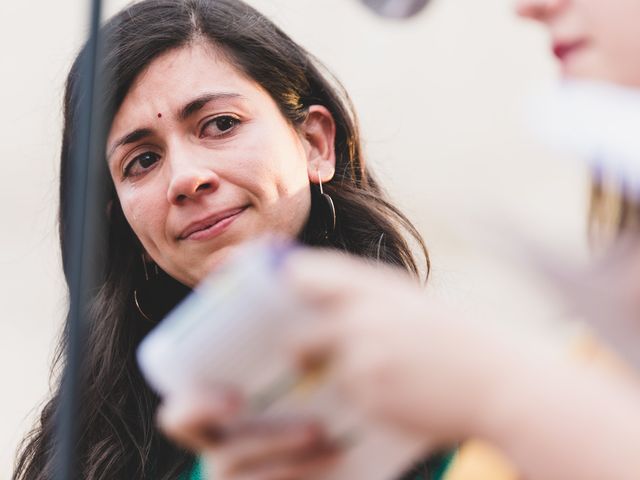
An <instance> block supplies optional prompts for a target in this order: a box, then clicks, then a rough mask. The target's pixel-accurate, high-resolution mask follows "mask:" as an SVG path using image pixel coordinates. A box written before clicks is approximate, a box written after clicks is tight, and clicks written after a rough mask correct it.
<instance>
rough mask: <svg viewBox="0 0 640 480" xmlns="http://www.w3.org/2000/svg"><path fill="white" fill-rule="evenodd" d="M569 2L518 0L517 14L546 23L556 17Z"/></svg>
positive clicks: (561, 0) (558, 0) (565, 0)
mask: <svg viewBox="0 0 640 480" xmlns="http://www.w3.org/2000/svg"><path fill="white" fill-rule="evenodd" d="M567 1H568V0H516V13H517V14H518V15H519V16H521V17H524V18H529V19H532V20H537V21H539V22H544V21H547V20H549V19H550V18H551V17H552V16H553V15H555V14H556V13H557V12H558V11H559V10H560V9H561V8H562V7H563V6H564V5H565V4H566V3H567Z"/></svg>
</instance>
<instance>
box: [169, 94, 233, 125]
mask: <svg viewBox="0 0 640 480" xmlns="http://www.w3.org/2000/svg"><path fill="white" fill-rule="evenodd" d="M229 98H242V95H240V94H239V93H204V94H202V95H200V96H198V97H196V98H194V99H193V100H191V101H190V102H189V103H187V104H186V105H185V106H184V107H182V109H181V110H180V113H179V114H178V118H180V120H186V119H188V118H189V117H190V116H191V115H193V114H194V113H196V112H198V111H199V110H200V109H201V108H202V107H204V106H205V105H206V104H207V103H209V102H212V101H215V100H220V99H229Z"/></svg>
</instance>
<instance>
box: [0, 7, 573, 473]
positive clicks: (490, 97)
mask: <svg viewBox="0 0 640 480" xmlns="http://www.w3.org/2000/svg"><path fill="white" fill-rule="evenodd" d="M510 2H511V0H439V1H436V2H435V4H434V5H433V8H432V9H431V10H430V11H429V12H428V13H427V14H425V15H423V16H421V17H420V18H418V19H415V20H414V21H411V22H408V23H384V22H382V21H380V20H379V19H377V18H374V17H372V16H371V15H368V14H367V12H364V11H363V10H362V9H361V8H360V7H359V6H358V5H357V4H356V3H355V2H353V1H351V0H253V1H252V2H251V3H252V4H254V5H256V6H257V7H258V8H260V9H262V10H263V11H264V12H266V13H268V14H269V15H271V16H272V17H273V18H275V19H276V20H277V21H278V22H279V23H280V24H281V25H282V26H283V27H284V28H285V30H286V31H288V32H289V33H290V34H291V35H292V36H293V37H294V38H296V39H297V40H299V41H300V42H301V43H302V44H304V45H305V46H307V47H308V48H309V49H310V50H311V51H312V52H314V53H316V54H317V56H318V57H319V58H321V59H322V60H324V61H325V62H326V64H327V65H328V66H329V67H330V68H331V69H332V70H333V71H334V72H335V73H337V75H338V76H339V77H340V78H341V79H342V80H343V82H344V83H345V85H346V86H347V88H348V90H349V91H350V92H351V94H352V96H353V99H354V101H355V104H356V106H357V108H358V110H359V113H360V116H361V119H362V124H363V131H364V138H365V140H366V150H367V153H368V155H369V159H370V161H371V162H372V163H374V164H375V165H376V167H377V168H378V171H379V173H380V176H381V177H382V180H383V181H384V182H385V183H386V184H387V185H388V187H389V190H390V191H391V193H392V195H393V197H394V198H395V199H396V200H397V201H398V202H399V203H400V204H401V205H402V206H403V207H405V209H406V210H407V211H408V212H409V214H410V216H411V217H412V218H413V219H414V220H415V221H416V222H417V223H418V225H419V226H420V228H421V230H422V232H423V233H424V235H425V237H426V240H427V242H428V244H429V245H430V247H431V252H432V258H433V262H434V273H433V278H432V284H433V285H434V288H439V289H441V290H442V291H443V293H444V294H445V295H447V296H448V297H450V298H451V299H453V300H454V301H457V302H458V301H459V302H462V303H465V304H466V305H468V306H471V307H473V308H475V306H476V305H480V304H481V305H482V306H483V308H484V310H485V311H487V312H491V311H492V308H493V307H494V306H495V305H496V304H498V303H499V304H500V307H499V308H498V309H496V311H500V312H501V313H500V315H501V316H502V317H504V318H505V319H507V320H509V321H513V320H519V319H521V318H526V317H528V318H534V317H536V318H548V317H552V316H553V315H554V311H555V308H556V307H555V306H554V305H553V304H550V303H548V302H544V301H541V300H540V298H539V297H538V296H537V294H536V293H535V291H533V290H532V289H531V282H529V281H527V280H523V278H522V277H516V276H514V275H513V271H512V270H513V269H512V268H510V267H509V266H508V265H507V264H505V263H504V262H502V263H501V262H499V261H497V260H499V259H500V257H499V256H488V257H487V252H489V253H491V252H493V253H494V254H495V251H496V248H493V249H492V248H489V249H488V250H487V249H486V248H484V249H478V248H476V245H477V244H478V242H479V239H481V238H484V239H485V240H484V241H482V242H480V243H481V244H483V245H485V244H486V245H491V244H492V241H491V238H492V236H491V235H486V231H487V225H491V224H492V222H494V221H495V219H496V218H509V219H512V220H515V222H516V224H518V225H522V226H524V227H526V228H527V229H528V230H529V231H532V232H535V233H536V235H539V236H540V238H543V239H548V240H554V241H560V242H562V244H563V245H566V246H568V247H574V246H579V245H581V238H582V229H583V221H582V215H581V212H582V211H583V209H584V183H585V178H584V172H582V170H581V169H580V168H579V167H577V166H574V165H573V164H571V163H566V162H564V161H562V160H561V159H557V158H554V157H551V156H550V155H548V154H547V153H546V152H544V151H543V150H542V149H539V148H537V147H536V146H535V142H534V141H533V140H532V139H531V138H529V136H528V134H527V132H526V131H525V130H524V129H523V128H522V122H521V115H520V107H521V103H522V101H523V98H524V97H525V96H526V95H527V93H528V92H530V91H532V90H535V89H536V86H537V85H539V84H541V83H544V82H548V81H550V79H551V78H553V75H554V71H553V70H554V69H553V66H552V64H551V61H550V60H549V58H548V55H547V52H546V49H547V46H546V41H545V38H544V36H543V35H542V33H541V32H539V31H538V30H537V29H536V28H535V27H534V26H531V25H526V24H523V23H522V22H520V21H517V20H516V19H515V18H514V17H513V16H512V12H511V5H510ZM124 3H125V2H122V1H115V0H112V1H111V2H110V3H109V5H108V9H109V11H115V10H116V9H118V8H120V7H121V6H122V5H123V4H124ZM84 18H85V12H84V7H83V6H82V5H81V2H80V1H78V0H58V1H55V2H47V1H44V0H36V1H35V2H24V1H13V2H11V1H3V2H0V22H1V24H0V27H1V28H0V36H1V41H0V49H1V55H0V62H1V63H0V65H1V69H2V77H1V78H2V88H1V89H0V95H1V101H0V105H1V106H2V111H0V135H1V137H2V142H0V153H1V155H0V157H1V159H2V162H1V163H0V172H1V173H0V182H1V184H0V198H1V201H0V212H1V213H0V215H1V218H2V221H3V224H4V228H3V233H2V235H1V236H0V245H1V247H0V282H1V283H0V286H1V288H0V292H2V293H1V295H2V297H1V299H2V300H1V302H2V303H1V309H2V310H1V311H2V317H3V318H2V320H1V321H0V339H1V344H0V345H1V348H0V379H1V382H2V384H1V385H2V392H3V393H2V396H1V400H0V402H1V403H0V405H1V408H0V480H1V479H3V478H8V477H9V474H10V473H9V472H10V471H11V462H12V459H13V453H14V451H15V447H16V444H17V442H18V440H19V439H20V438H21V437H22V435H23V434H24V432H25V430H26V429H27V428H28V426H29V425H31V422H32V421H33V419H34V416H35V413H36V412H37V405H38V402H40V401H41V399H42V398H43V397H44V395H45V394H46V392H47V389H48V368H49V367H48V366H49V363H50V359H51V353H52V347H53V345H54V338H55V337H56V335H57V333H58V330H59V327H60V320H61V318H62V317H63V314H64V307H65V293H64V290H63V288H62V285H61V277H60V272H59V270H60V268H59V255H58V251H57V246H56V224H55V209H56V203H57V183H56V163H57V155H58V146H59V142H60V140H59V136H60V127H61V126H60V117H61V115H60V103H61V95H62V90H63V82H64V77H65V73H66V71H67V69H68V67H69V65H70V61H71V58H72V55H73V52H74V51H75V50H76V49H77V48H78V45H79V41H80V40H81V37H82V35H83V25H84ZM507 230H508V229H507ZM494 237H495V235H494ZM494 240H495V238H494ZM486 245H485V246H486ZM524 312H527V313H526V315H525V313H524Z"/></svg>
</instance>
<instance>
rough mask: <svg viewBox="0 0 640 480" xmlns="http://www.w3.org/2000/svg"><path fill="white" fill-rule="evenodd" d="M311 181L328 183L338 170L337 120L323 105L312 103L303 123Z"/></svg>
mask: <svg viewBox="0 0 640 480" xmlns="http://www.w3.org/2000/svg"><path fill="white" fill-rule="evenodd" d="M302 135H303V137H304V140H305V149H306V153H307V171H308V172H309V180H310V181H311V183H319V182H322V183H326V182H328V181H330V180H331V179H332V178H333V175H334V173H335V172H336V148H335V138H336V122H335V121H334V119H333V115H331V112H329V110H327V108H326V107H323V106H322V105H311V106H310V107H309V113H308V115H307V119H306V120H305V121H304V123H303V125H302Z"/></svg>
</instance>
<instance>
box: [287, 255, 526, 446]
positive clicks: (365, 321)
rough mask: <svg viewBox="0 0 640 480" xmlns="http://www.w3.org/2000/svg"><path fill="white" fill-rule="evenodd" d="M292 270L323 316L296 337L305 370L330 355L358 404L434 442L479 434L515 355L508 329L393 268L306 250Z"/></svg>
mask: <svg viewBox="0 0 640 480" xmlns="http://www.w3.org/2000/svg"><path fill="white" fill-rule="evenodd" d="M285 275H286V278H287V280H288V282H290V284H291V285H292V286H293V288H294V289H295V291H296V294H297V295H299V296H300V298H302V300H303V301H304V302H305V303H307V304H308V305H309V306H310V307H311V309H312V311H313V312H314V313H315V314H316V315H315V317H314V320H312V321H311V322H310V323H311V324H309V323H304V325H303V326H302V328H301V331H298V332H295V334H294V335H293V336H292V340H291V342H292V344H293V350H294V355H295V356H296V358H297V359H298V361H300V362H301V363H302V365H303V367H304V366H305V365H314V364H316V363H317V362H318V361H328V363H329V365H331V368H332V369H333V372H334V374H336V375H337V376H338V380H339V381H340V383H341V385H342V388H343V389H344V391H345V392H346V393H347V395H348V396H349V397H350V398H351V399H352V400H353V401H354V402H355V403H356V404H358V405H359V406H360V407H361V408H364V409H365V410H366V411H367V412H368V413H370V414H372V415H374V416H376V417H378V418H380V419H383V420H387V421H391V422H394V423H395V424H397V425H400V426H402V427H404V428H406V429H409V430H412V431H413V432H414V433H415V432H416V431H418V432H419V433H422V434H425V435H427V436H429V438H430V440H432V441H435V442H439V443H441V444H447V443H450V442H453V441H458V440H461V439H463V438H466V437H468V436H470V435H474V434H476V433H477V432H476V431H475V430H476V424H477V422H478V420H479V419H480V418H481V417H482V416H483V414H484V413H486V412H487V409H488V404H489V403H492V402H493V401H494V398H493V395H494V394H497V393H496V392H497V390H499V389H500V388H501V383H503V381H506V376H507V374H508V370H509V363H510V362H509V361H508V360H509V358H510V355H513V354H514V353H513V352H512V349H511V347H510V346H509V345H508V343H507V342H505V341H503V340H501V339H500V338H501V335H496V334H494V333H492V332H491V331H489V329H487V328H485V327H484V326H482V328H481V326H480V325H474V324H473V322H468V321H466V319H465V318H463V317H462V316H460V315H456V314H454V313H453V312H451V311H449V310H448V309H446V308H445V307H444V306H442V305H439V304H437V302H435V301H433V300H431V299H429V298H428V297H427V296H426V295H425V292H424V291H423V290H422V289H421V288H419V286H418V285H416V282H415V281H414V280H412V279H410V278H408V277H407V276H406V275H405V274H404V273H402V272H400V271H398V270H395V269H392V268H390V267H385V266H380V265H376V266H372V265H370V264H367V263H365V262H364V261H361V260H357V259H355V258H349V257H346V256H345V255H343V254H342V255H341V254H336V253H329V252H313V251H300V252H298V253H295V254H294V255H293V256H292V257H291V258H290V259H289V260H288V263H287V264H286V268H285ZM502 338H504V336H502Z"/></svg>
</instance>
